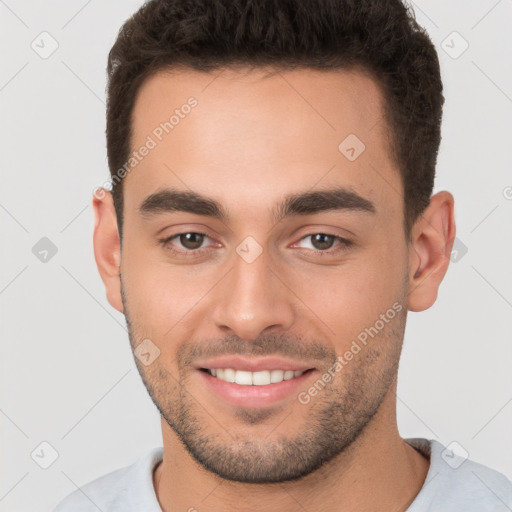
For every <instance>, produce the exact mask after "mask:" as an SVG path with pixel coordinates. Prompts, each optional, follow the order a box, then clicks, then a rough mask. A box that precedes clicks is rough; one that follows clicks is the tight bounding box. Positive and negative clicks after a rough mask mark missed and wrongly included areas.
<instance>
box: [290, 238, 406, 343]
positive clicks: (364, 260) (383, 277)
mask: <svg viewBox="0 0 512 512" xmlns="http://www.w3.org/2000/svg"><path fill="white" fill-rule="evenodd" d="M325 270H326V269H321V268H319V269H317V271H316V272H315V273H314V274H313V275H310V276H308V279H307V280H305V281H304V282H305V283H306V284H303V285H302V286H301V287H300V289H301V297H304V302H305V303H306V305H307V306H309V307H310V308H311V310H312V311H314V313H315V314H316V316H317V318H318V319H319V320H320V321H321V322H323V323H325V324H326V325H328V326H329V328H330V329H331V331H332V332H331V334H332V336H333V337H334V338H336V339H338V340H339V342H340V343H341V344H348V345H350V343H351V341H352V340H353V339H355V338H357V336H358V334H359V333H360V332H362V331H363V330H364V329H365V328H367V327H370V326H373V325H374V324H375V322H376V321H378V320H379V318H380V315H382V314H386V311H388V310H389V309H390V308H392V307H393V304H395V303H397V302H398V303H399V304H400V305H401V307H402V308H405V307H406V304H403V303H404V301H405V294H406V288H405V286H406V283H405V281H404V276H405V275H406V272H407V254H406V252H405V251H403V250H401V249H400V248H398V247H397V248H393V247H385V246H381V248H380V250H375V249H374V248H372V250H371V251H370V250H367V251H366V252H365V255H364V256H363V255H361V256H360V257H354V258H352V259H350V260H347V262H346V264H344V265H342V266H340V267H338V268H334V267H333V268H331V269H329V272H326V271H325ZM296 279H298V277H297V278H296ZM395 307H396V306H395ZM393 316H394V315H393ZM333 333H334V334H333Z"/></svg>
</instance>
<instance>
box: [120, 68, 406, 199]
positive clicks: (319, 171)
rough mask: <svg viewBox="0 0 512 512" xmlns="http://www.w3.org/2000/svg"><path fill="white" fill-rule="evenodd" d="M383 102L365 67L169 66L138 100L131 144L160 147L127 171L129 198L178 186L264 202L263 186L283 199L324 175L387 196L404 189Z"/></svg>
mask: <svg viewBox="0 0 512 512" xmlns="http://www.w3.org/2000/svg"><path fill="white" fill-rule="evenodd" d="M383 102H384V97H383V95H382V92H381V89H380V87H379V85H378V84H377V83H376V82H375V81H374V80H373V79H372V78H370V77H369V76H368V75H367V74H365V73H363V72H361V71H360V70H335V71H333V70H329V71H323V70H313V69H309V68H308V69H304V68H303V69H295V70H287V71H275V70H273V71H272V73H271V74H269V69H268V68H267V69H264V68H257V69H251V70H249V69H226V68H222V69H219V70H216V71H212V72H209V73H206V72H199V71H194V70H191V69H171V70H166V71H160V72H158V73H156V74H155V75H153V76H152V77H151V78H149V79H147V80H146V81H145V82H144V83H143V85H142V87H141V88H140V90H139V92H138V95H137V98H136V102H135V105H134V109H133V113H132V132H133V135H132V140H131V149H132V151H137V150H138V149H139V148H141V147H143V146H151V150H149V151H145V153H147V154H146V156H144V157H143V158H142V159H140V161H138V162H137V164H136V167H134V170H133V171H131V172H130V173H129V175H127V177H126V182H127V185H128V187H127V188H125V194H126V192H127V189H129V190H131V191H132V192H129V191H128V196H130V194H131V195H132V196H133V197H134V198H135V196H137V197H138V199H141V198H142V197H143V196H144V195H147V194H149V193H152V192H154V191H155V190H156V189H158V188H161V187H162V186H167V185H169V186H170V185H179V186H181V187H182V188H184V187H185V188H190V189H193V190H195V191H198V192H205V191H211V192H213V193H214V192H215V191H218V194H217V196H218V199H219V200H220V201H223V200H226V199H227V196H228V195H229V194H230V193H231V197H233V196H235V195H236V196H237V197H239V198H240V197H241V196H243V197H242V198H240V201H243V200H246V201H247V200H249V201H251V200H253V201H258V200H259V199H258V197H259V198H260V199H261V193H262V192H263V191H266V192H267V196H266V197H268V198H271V197H272V196H273V195H275V196H276V197H278V196H279V195H282V194H283V193H284V192H285V191H286V192H290V191H291V192H294V191H297V192H299V191H303V190H304V189H305V188H311V187H313V186H314V185H315V184H316V183H319V182H320V181H321V182H322V183H321V185H323V186H326V187H328V186H330V185H336V186H338V185H342V186H346V187H349V188H351V189H353V190H356V191H358V192H361V193H366V196H367V197H368V195H370V196H372V197H368V198H369V199H372V200H373V201H375V202H379V199H382V197H381V196H383V194H384V195H385V194H387V193H394V194H395V195H396V192H397V190H398V191H399V190H400V189H401V180H400V177H399V174H398V171H397V169H396V167H395V164H394V162H393V161H392V159H391V158H390V146H389V132H388V128H387V125H386V123H385V122H384V119H383ZM180 181H181V183H180ZM386 182H387V183H388V184H390V185H391V187H389V186H388V187H387V188H388V189H389V188H391V189H390V190H384V187H383V184H384V183H386ZM130 183H131V184H133V185H130ZM392 189H394V191H393V190H392ZM255 191H256V192H258V193H259V195H254V192H255ZM222 194H223V195H222ZM214 195H215V194H214ZM127 200H128V201H130V199H129V197H127ZM125 204H127V203H126V202H125Z"/></svg>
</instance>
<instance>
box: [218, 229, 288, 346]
mask: <svg viewBox="0 0 512 512" xmlns="http://www.w3.org/2000/svg"><path fill="white" fill-rule="evenodd" d="M248 238H249V237H248ZM256 244H257V243H255V241H254V240H247V239H246V240H245V241H244V242H242V243H241V244H240V245H239V246H238V247H237V249H236V254H234V257H233V267H232V271H231V272H229V274H228V276H226V277H228V279H226V280H225V282H224V283H223V293H222V294H221V295H222V296H221V297H219V298H218V300H219V303H218V304H217V305H216V314H215V317H216V318H215V321H216V323H217V326H218V327H219V328H221V329H223V330H230V331H232V332H233V333H235V334H236V335H238V336H239V337H240V338H242V339H255V338H257V337H258V336H259V335H260V333H261V332H263V331H264V330H265V329H268V328H270V327H273V328H278V327H279V328H280V329H288V328H289V327H290V326H291V324H292V323H293V318H294V312H293V308H292V304H291V302H290V301H289V297H288V296H287V294H286V293H285V292H286V290H285V289H283V285H282V284H281V283H280V282H279V280H278V279H277V278H276V277H275V276H274V273H273V271H272V270H271V261H270V258H269V254H268V253H267V252H266V251H264V250H263V248H262V247H261V246H259V244H257V245H256Z"/></svg>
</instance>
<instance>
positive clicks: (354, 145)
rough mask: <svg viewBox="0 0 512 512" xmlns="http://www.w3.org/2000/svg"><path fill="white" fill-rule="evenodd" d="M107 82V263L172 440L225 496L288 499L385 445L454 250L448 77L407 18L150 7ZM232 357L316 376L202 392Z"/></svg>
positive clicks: (363, 9) (331, 8) (101, 234)
mask: <svg viewBox="0 0 512 512" xmlns="http://www.w3.org/2000/svg"><path fill="white" fill-rule="evenodd" d="M108 77H109V83H108V104H107V150H108V160H109V167H110V171H111V176H112V185H113V188H112V193H111V194H110V193H106V194H104V196H103V197H101V198H99V197H96V198H95V199H94V208H95V212H96V225H95V235H94V242H95V255H96V261H97V263H98V268H99V270H100V273H101V276H102V279H103V281H104V283H105V286H106V290H107V297H108V299H109V301H110V303H111V304H112V306H113V307H115V308H116V309H118V310H119V311H121V312H123V313H124V314H125V316H126V320H127V324H128V327H129V335H130V342H131V346H132V348H133V350H134V353H135V354H136V356H137V354H139V355H140V352H141V351H144V353H145V354H150V356H149V357H147V356H145V358H140V357H136V359H135V361H136V363H137V366H138V369H139V372H140V374H141V376H142V379H143V381H144V383H145V385H146V387H147V389H148V392H149V394H150V396H151V398H152V399H153V401H154V403H155V405H156V406H157V407H158V409H159V411H160V413H161V414H162V418H163V419H164V420H165V424H166V425H167V426H168V428H169V431H172V432H173V434H174V435H176V436H177V437H178V438H179V439H180V440H181V441H182V443H183V444H184V446H185V447H186V448H187V450H188V451H189V453H190V454H191V456H192V457H193V458H194V459H195V460H196V461H197V462H199V463H200V464H202V465H203V466H204V467H205V468H207V469H209V470H210V471H212V472H213V473H216V474H217V475H219V476H221V477H223V478H227V479H231V480H237V481H241V482H279V481H285V480H291V479H296V478H300V477H303V476H305V475H307V474H309V473H311V472H313V471H314V470H316V469H318V468H320V467H321V466H322V465H324V464H326V463H328V462H329V461H331V460H333V459H335V458H336V457H337V456H338V455H339V454H341V453H342V452H343V451H345V450H347V449H348V448H349V447H351V446H353V445H354V444H355V443H356V442H362V440H363V439H364V436H365V432H368V430H369V425H371V424H373V425H374V427H375V428H374V429H373V431H374V432H378V431H379V428H383V429H384V428H389V422H392V421H394V419H393V412H394V400H393V396H394V394H393V391H394V387H395V386H396V375H397V371H398V362H399V357H400V351H401V346H402V342H403V335H404V329H405V321H406V314H407V311H408V310H412V311H422V310H424V309H427V308H428V307H430V306H431V305H432V304H433V303H434V301H435V299H436V296H437V290H438V287H439V285H440V283H441V280H442V278H443V276H444V274H445V272H446V270H447V266H448V261H449V258H448V257H449V254H450V251H451V245H452V243H453V238H454V233H455V231H454V230H455V227H454V221H453V199H452V197H451V195H450V194H448V193H446V192H441V193H438V194H436V195H434V196H432V188H433V182H434V174H435V164H436V157H437V151H438V147H439V142H440V123H441V112H442V104H443V96H442V84H441V79H440V73H439V63H438V59H437V55H436V51H435V49H434V47H433V45H432V43H431V42H430V40H429V38H428V37H427V35H426V34H425V32H424V31H423V30H422V29H421V28H420V27H419V26H418V25H417V24H416V22H415V21H414V18H413V17H412V14H411V13H410V11H408V10H407V9H406V7H404V5H403V4H402V3H401V2H400V1H399V0H396V1H391V0H389V1H382V0H364V1H361V2H357V3H356V4H354V2H351V1H346V0H337V1H313V2H302V1H299V0H297V1H296V2H292V3H290V2H287V3H286V4H285V3H284V2H282V3H280V2H266V1H261V2H257V3H250V2H243V1H235V2H233V1H227V0H225V1H216V2H210V1H208V2H206V1H204V0H195V1H193V2H187V3H186V4H185V3H183V2H178V1H166V2H164V1H150V2H148V3H147V4H145V5H144V6H143V7H142V8H141V9H140V10H139V11H138V12H137V13H136V14H135V15H134V16H133V17H132V18H130V19H129V20H128V21H127V22H126V23H125V24H124V25H123V27H122V28H121V30H120V32H119V36H118V38H117V41H116V43H115V44H114V46H113V48H112V50H111V52H110V55H109V62H108ZM141 347H142V348H141ZM224 356H226V357H228V356H243V357H244V358H245V359H246V360H256V359H263V358H264V357H278V358H281V359H286V361H287V362H289V363H291V364H292V363H293V364H296V365H299V366H300V367H301V368H305V369H307V370H308V371H307V372H306V373H304V374H303V375H302V376H301V377H300V381H299V380H297V382H295V383H293V386H295V387H294V388H293V389H294V392H293V394H292V395H290V394H286V396H283V397H281V398H279V399H276V400H273V401H271V402H268V404H263V405H262V404H256V403H255V402H250V403H249V402H247V403H246V404H240V403H237V404H234V403H231V402H229V401H226V400H225V399H224V398H222V397H221V396H220V395H218V393H216V392H215V391H214V389H215V388H214V387H212V383H211V381H212V380H215V379H216V377H213V376H211V375H207V374H206V372H205V369H206V368H208V364H211V362H212V361H213V360H215V361H216V362H217V363H219V364H220V362H219V361H220V360H219V358H220V357H224ZM276 364H277V363H276ZM329 375H330V377H329ZM213 386H215V383H214V384H213ZM313 388H314V389H316V390H317V391H316V392H315V391H314V390H313ZM276 425H277V426H276Z"/></svg>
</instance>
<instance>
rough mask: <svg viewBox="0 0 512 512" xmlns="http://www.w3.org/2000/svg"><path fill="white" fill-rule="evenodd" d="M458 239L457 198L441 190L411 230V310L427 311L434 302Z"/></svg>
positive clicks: (431, 199) (433, 197)
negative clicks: (455, 208)
mask: <svg viewBox="0 0 512 512" xmlns="http://www.w3.org/2000/svg"><path fill="white" fill-rule="evenodd" d="M454 239H455V218H454V200H453V196H452V195H451V194H450V193H449V192H445V191H443V192H439V193H437V194H435V195H433V196H432V197H431V198H430V204H429V205H428V207H427V208H426V209H425V211H424V212H423V214H422V215H421V216H420V218H419V219H418V220H417V221H416V223H415V224H414V226H413V227H412V229H411V240H410V246H409V269H410V270H409V305H408V307H409V310H410V311H424V310H425V309H428V308H429V307H430V306H432V305H433V304H434V302H435V301H436V299H437V291H438V289H439V286H440V284H441V281H442V280H443V277H444V275H445V274H446V271H447V270H448V265H449V263H450V255H451V252H452V246H453V241H454Z"/></svg>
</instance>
